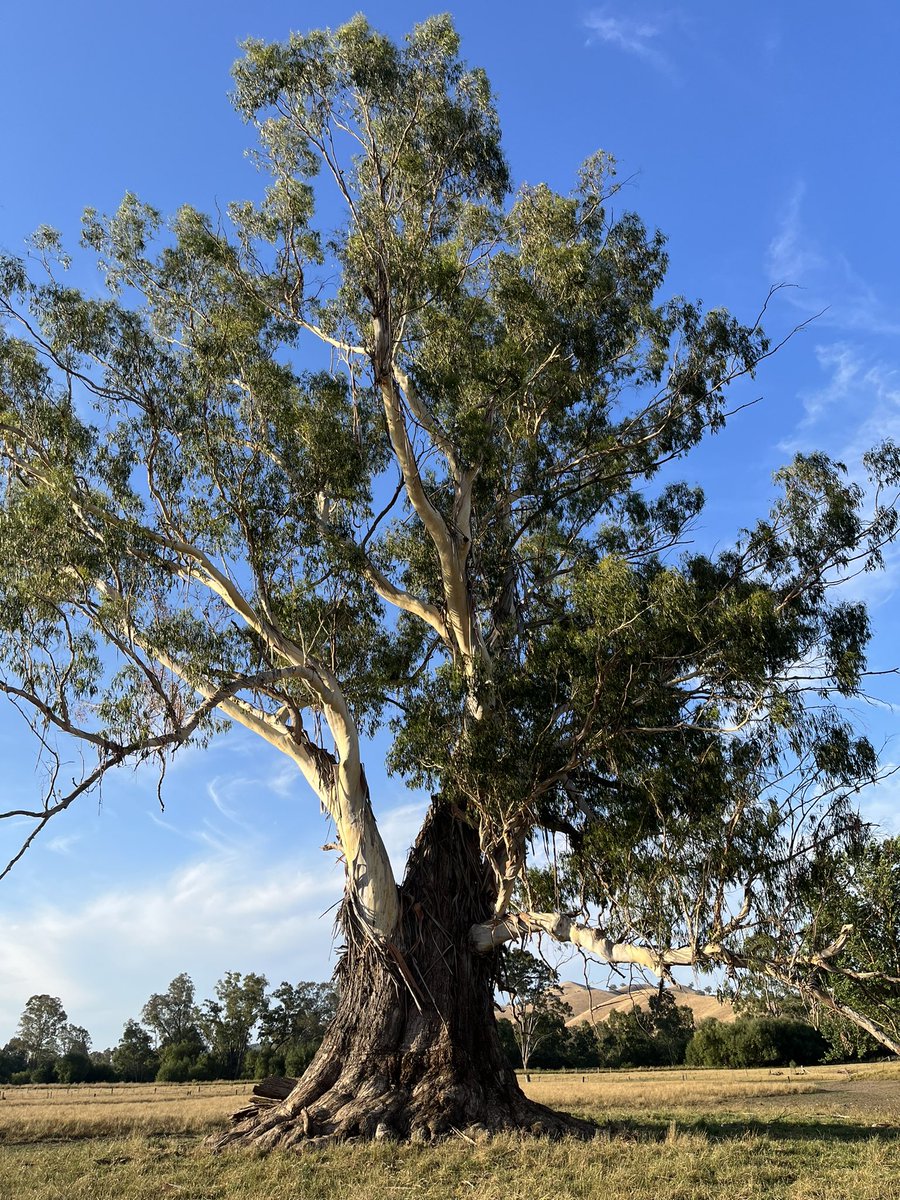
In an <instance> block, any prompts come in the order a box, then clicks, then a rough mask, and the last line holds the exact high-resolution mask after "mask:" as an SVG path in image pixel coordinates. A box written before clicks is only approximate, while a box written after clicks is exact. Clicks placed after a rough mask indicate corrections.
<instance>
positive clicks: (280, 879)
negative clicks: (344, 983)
mask: <svg viewBox="0 0 900 1200" xmlns="http://www.w3.org/2000/svg"><path fill="white" fill-rule="evenodd" d="M341 883H342V879H341V868H340V866H339V864H337V863H336V862H335V861H334V860H333V859H328V858H326V857H325V856H324V855H322V856H320V857H319V858H318V859H315V858H312V857H310V858H307V859H305V860H304V859H301V860H291V859H280V860H269V861H266V860H265V859H264V858H262V857H260V856H253V857H251V858H246V857H239V856H235V855H227V854H226V855H221V856H219V857H218V858H210V859H206V860H197V861H196V862H194V863H191V864H190V865H188V866H186V867H182V868H180V869H179V870H177V871H174V872H172V873H171V874H169V875H167V876H165V877H163V878H161V879H160V880H158V881H157V882H156V883H154V884H153V885H151V886H144V887H140V888H135V889H127V888H123V887H121V886H119V887H115V888H111V889H108V890H106V891H104V892H101V893H100V894H98V895H95V896H93V897H91V898H90V899H88V900H86V901H85V902H84V903H83V904H82V905H74V906H72V905H70V906H62V905H55V904H54V905H50V904H36V905H35V906H33V907H32V908H31V909H26V910H22V911H20V912H19V914H18V915H17V916H16V917H15V918H14V919H12V920H10V919H7V921H6V923H5V927H4V935H3V948H2V969H0V1042H3V1041H5V1040H6V1039H7V1038H8V1037H9V1036H11V1034H12V1032H13V1029H14V1027H15V1024H16V1022H17V1020H18V1016H19V1014H20V1013H21V1011H22V1008H23V1007H24V1004H25V1001H26V1000H27V999H28V997H29V996H30V995H33V994H35V993H37V992H50V993H51V994H53V995H58V996H60V997H61V998H62V1001H63V1003H64V1005H65V1006H66V1008H67V1011H68V1012H69V1015H70V1016H71V1017H73V1019H76V1020H77V1021H78V1022H79V1023H81V1024H85V1025H86V1026H87V1027H88V1028H89V1029H90V1030H91V1032H92V1034H93V1036H94V1041H95V1044H100V1045H104V1044H107V1043H108V1042H114V1041H115V1040H117V1038H118V1033H119V1031H120V1030H121V1026H122V1024H123V1023H124V1021H125V1020H126V1019H127V1018H129V1017H132V1016H136V1015H137V1014H138V1013H139V1012H140V1008H141V1006H142V1004H143V1003H144V1002H145V1001H146V1000H147V998H148V997H149V995H150V994H151V993H152V992H153V991H160V990H162V989H163V988H164V987H165V986H166V984H167V983H168V982H169V980H170V979H172V978H173V977H174V976H175V975H177V974H178V973H179V972H181V971H185V970H186V971H188V973H189V974H190V975H191V976H192V978H193V979H194V980H195V982H196V983H197V986H198V990H200V991H201V992H202V994H204V995H206V994H210V993H211V988H212V986H213V984H214V983H215V980H216V979H217V978H219V977H220V976H221V975H222V974H223V972H225V971H227V970H240V971H247V970H256V971H262V972H263V973H265V974H267V975H269V977H270V978H271V979H272V980H273V981H274V982H277V981H278V980H280V979H282V978H291V979H294V980H296V979H301V978H306V979H324V978H326V977H327V975H328V974H329V971H330V967H329V965H328V959H329V953H330V949H331V926H332V923H331V921H329V920H328V919H327V917H326V918H325V919H320V918H321V916H322V914H323V913H324V912H326V910H328V909H329V908H331V907H332V906H333V905H334V903H335V902H336V900H337V899H338V898H339V897H340V894H341Z"/></svg>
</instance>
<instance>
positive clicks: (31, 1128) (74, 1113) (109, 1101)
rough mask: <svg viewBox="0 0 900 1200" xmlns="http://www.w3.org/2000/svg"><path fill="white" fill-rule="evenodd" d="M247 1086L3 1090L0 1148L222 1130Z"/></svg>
mask: <svg viewBox="0 0 900 1200" xmlns="http://www.w3.org/2000/svg"><path fill="white" fill-rule="evenodd" d="M252 1086H253V1085H252V1084H250V1083H201V1084H197V1083H192V1084H179V1083H159V1084H153V1083H150V1084H128V1083H119V1084H107V1085H106V1086H98V1085H95V1084H80V1085H78V1086H73V1087H65V1086H60V1085H50V1086H45V1087H4V1088H2V1089H0V1096H2V1099H0V1143H2V1142H7V1143H9V1142H11V1141H16V1142H39V1141H43V1140H45V1139H48V1138H51V1139H57V1138H66V1139H71V1138H88V1137H127V1136H128V1135H129V1134H135V1133H137V1134H142V1135H145V1136H155V1135H160V1134H190V1133H205V1132H208V1131H209V1130H210V1129H213V1128H215V1127H216V1126H217V1125H221V1124H224V1123H225V1121H227V1119H228V1117H229V1115H230V1114H231V1113H232V1112H234V1110H235V1109H236V1108H239V1107H240V1105H241V1100H242V1097H244V1096H246V1095H247V1094H248V1092H249V1091H250V1089H251V1088H252Z"/></svg>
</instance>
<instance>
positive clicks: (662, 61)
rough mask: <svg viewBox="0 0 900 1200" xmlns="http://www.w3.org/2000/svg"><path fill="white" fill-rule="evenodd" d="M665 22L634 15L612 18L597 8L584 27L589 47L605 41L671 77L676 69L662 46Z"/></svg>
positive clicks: (589, 15) (660, 19)
mask: <svg viewBox="0 0 900 1200" xmlns="http://www.w3.org/2000/svg"><path fill="white" fill-rule="evenodd" d="M664 24H665V22H664V20H663V19H662V18H655V19H653V20H648V19H646V18H640V17H634V16H631V15H629V16H622V15H620V14H617V15H615V16H614V15H612V14H610V13H609V12H608V11H607V10H605V9H594V10H593V11H591V12H589V13H588V14H587V16H586V17H585V18H584V26H585V28H586V29H587V31H588V45H591V44H593V43H597V42H602V43H604V44H605V45H607V46H612V47H613V49H615V50H621V51H623V52H624V53H625V54H632V55H634V56H635V57H637V58H640V59H643V60H644V62H646V63H648V64H649V65H650V66H652V67H655V68H656V70H658V71H663V72H664V73H665V74H667V75H670V76H671V75H674V71H675V66H674V63H673V62H672V60H671V59H670V58H669V57H668V55H666V54H665V53H664V52H663V51H662V50H661V49H660V46H659V39H660V37H661V35H662V33H663V28H664Z"/></svg>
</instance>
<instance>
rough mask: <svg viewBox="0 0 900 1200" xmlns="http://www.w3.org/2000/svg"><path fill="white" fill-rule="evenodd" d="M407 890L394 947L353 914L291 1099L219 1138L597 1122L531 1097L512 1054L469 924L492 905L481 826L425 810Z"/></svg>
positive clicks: (564, 1128)
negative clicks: (330, 1002)
mask: <svg viewBox="0 0 900 1200" xmlns="http://www.w3.org/2000/svg"><path fill="white" fill-rule="evenodd" d="M400 899H401V910H402V917H401V925H400V930H399V934H398V938H397V944H396V945H395V946H394V947H393V948H392V950H391V952H390V954H387V955H386V954H385V952H384V951H383V950H379V949H378V948H376V947H375V946H374V945H373V944H372V943H371V942H370V941H368V940H366V939H361V938H360V939H358V938H355V937H354V930H353V926H352V920H351V919H350V918H349V917H348V918H345V931H346V936H347V948H346V951H345V953H344V956H343V958H342V961H341V964H340V966H339V968H338V973H339V984H340V1002H339V1006H338V1012H337V1016H336V1017H335V1020H334V1022H333V1023H332V1025H331V1026H330V1028H329V1030H328V1033H327V1034H326V1036H325V1040H324V1041H323V1043H322V1046H321V1047H320V1049H319V1051H318V1053H317V1054H316V1057H315V1058H314V1059H313V1061H312V1063H311V1064H310V1066H309V1067H308V1069H307V1070H306V1073H305V1074H304V1075H303V1077H302V1079H300V1080H299V1081H298V1083H297V1085H296V1087H295V1088H294V1089H293V1091H292V1092H291V1093H290V1095H289V1096H288V1097H287V1099H285V1100H284V1101H282V1102H281V1103H278V1104H275V1105H272V1106H270V1107H267V1108H266V1107H260V1108H259V1109H258V1110H255V1111H251V1112H249V1113H248V1112H247V1111H246V1110H245V1112H244V1113H239V1114H238V1115H237V1117H236V1118H235V1121H236V1124H235V1125H234V1127H233V1128H232V1129H231V1130H229V1131H228V1132H227V1133H225V1134H224V1135H222V1136H220V1137H218V1138H217V1139H214V1142H213V1144H214V1145H216V1146H217V1147H222V1146H226V1145H229V1144H233V1143H244V1144H248V1145H255V1146H258V1147H263V1148H269V1147H273V1146H279V1145H280V1146H293V1145H298V1144H300V1143H303V1142H306V1141H308V1140H310V1139H326V1138H334V1139H345V1138H351V1137H360V1138H396V1139H400V1140H405V1139H407V1138H411V1139H413V1140H416V1141H431V1140H433V1139H436V1138H441V1137H445V1136H448V1135H454V1134H462V1135H463V1136H465V1137H467V1138H475V1137H477V1136H485V1135H486V1134H488V1133H495V1132H499V1131H501V1130H524V1131H526V1132H531V1133H538V1134H549V1135H556V1136H558V1135H561V1134H565V1133H571V1134H577V1135H580V1136H582V1137H586V1136H591V1135H592V1134H593V1133H594V1131H595V1130H594V1126H592V1125H590V1124H589V1123H587V1122H585V1121H578V1120H576V1119H574V1118H572V1117H568V1116H566V1115H565V1114H561V1113H555V1112H553V1111H551V1110H550V1109H548V1108H545V1107H544V1106H543V1105H539V1104H535V1103H534V1102H533V1101H530V1100H528V1099H527V1098H526V1097H525V1096H524V1095H523V1093H522V1092H521V1090H520V1088H519V1085H518V1082H517V1080H516V1076H515V1073H514V1072H513V1070H512V1069H511V1068H510V1067H509V1066H508V1064H507V1062H506V1060H505V1057H504V1055H503V1052H502V1050H501V1047H500V1039H499V1035H498V1032H497V1024H496V1020H495V1018H494V988H493V974H494V963H493V960H492V957H491V956H489V955H487V956H485V955H480V954H474V953H473V952H472V951H471V949H470V947H469V929H470V928H471V926H472V925H473V924H474V923H475V922H476V921H478V920H481V919H483V917H484V914H485V913H486V912H488V911H490V906H491V895H490V888H489V876H488V873H487V871H486V870H485V866H484V863H483V860H482V858H481V856H480V854H479V850H478V839H477V836H476V835H475V833H474V832H473V831H472V830H471V829H469V828H468V826H466V825H465V824H464V823H463V822H461V821H459V820H457V819H456V818H455V817H454V816H453V815H452V813H451V812H450V811H449V809H448V808H446V807H443V806H437V807H435V808H433V809H432V811H431V813H430V814H429V816H428V818H427V819H426V821H425V824H424V826H423V828H422V831H421V833H420V834H419V837H418V840H417V841H416V844H415V846H414V847H413V850H412V852H411V854H410V860H409V864H408V866H407V873H406V878H405V879H404V882H403V885H402V887H401V889H400Z"/></svg>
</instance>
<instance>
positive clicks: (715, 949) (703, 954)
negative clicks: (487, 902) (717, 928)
mask: <svg viewBox="0 0 900 1200" xmlns="http://www.w3.org/2000/svg"><path fill="white" fill-rule="evenodd" d="M852 931H853V927H852V926H850V925H845V926H844V927H843V928H842V929H841V932H840V934H839V935H838V937H837V938H835V940H834V941H833V942H832V943H831V944H830V945H829V946H826V947H825V948H824V949H823V950H820V951H819V952H818V953H817V954H814V955H810V956H809V957H808V958H799V957H793V958H791V959H789V960H783V961H782V960H780V959H772V960H759V961H757V960H755V959H751V958H750V957H748V956H747V955H744V954H741V953H739V952H736V951H734V950H731V949H730V948H729V947H727V946H725V945H724V944H723V943H722V942H719V941H714V942H708V943H705V944H703V945H700V944H695V945H687V946H675V947H668V948H665V949H657V948H655V947H652V946H648V945H645V944H641V943H637V942H614V941H613V940H612V939H611V938H609V937H607V936H606V935H605V934H604V933H603V932H602V931H601V930H597V929H592V928H591V927H590V926H588V925H584V924H582V923H581V922H579V921H576V920H575V919H574V918H573V917H570V916H566V915H565V914H564V913H552V912H551V913H547V912H520V913H514V914H509V915H508V916H506V917H504V918H503V919H501V920H499V921H487V922H484V923H482V924H480V925H473V926H472V928H471V930H470V931H469V936H470V941H471V944H472V946H473V948H474V949H475V950H476V951H477V952H478V953H481V954H489V953H490V952H491V951H493V950H495V949H497V948H498V947H499V946H502V945H503V944H504V943H506V942H512V941H524V940H525V939H526V938H528V937H530V936H532V935H534V934H542V933H545V934H549V935H550V936H551V937H553V938H554V939H555V940H556V941H559V942H566V943H569V944H571V945H574V946H578V947H580V948H581V949H582V950H585V951H586V952H587V953H589V954H591V955H593V956H594V957H596V958H599V959H602V960H603V961H604V962H608V963H610V964H611V965H623V964H631V965H634V966H640V967H644V968H646V969H647V970H650V971H653V973H654V974H656V975H659V976H662V975H664V974H666V973H667V972H668V971H669V970H670V969H671V968H672V967H693V966H698V965H702V964H706V965H710V966H713V965H720V966H724V967H728V968H731V969H737V970H740V969H745V970H746V969H753V970H756V971H760V972H761V973H762V974H764V975H767V976H768V977H769V978H770V979H774V980H776V981H777V982H778V983H781V984H782V985H784V986H785V987H787V988H790V989H791V990H792V991H795V992H798V993H799V994H800V995H805V996H808V997H809V998H810V999H813V1000H815V1001H816V1002H817V1003H819V1004H822V1005H824V1006H825V1007H827V1008H830V1009H831V1010H832V1011H833V1012H837V1013H838V1014H839V1015H840V1016H842V1017H844V1018H845V1019H846V1020H848V1021H851V1022H852V1023H853V1024H855V1025H857V1026H859V1028H860V1029H864V1030H865V1031H866V1032H867V1033H868V1034H870V1035H871V1036H872V1037H873V1038H875V1040H876V1041H878V1042H880V1043H881V1045H883V1046H885V1047H886V1048H887V1049H888V1050H890V1051H891V1053H892V1054H896V1055H898V1056H900V1042H898V1041H897V1039H896V1037H895V1036H894V1035H893V1034H892V1033H891V1032H890V1031H889V1030H887V1029H886V1028H885V1027H884V1026H883V1025H882V1024H881V1023H880V1022H878V1021H876V1020H874V1019H873V1018H871V1017H868V1016H866V1015H865V1014H864V1013H861V1012H859V1011H858V1010H857V1009H855V1008H853V1007H852V1006H851V1005H849V1004H845V1003H844V1002H843V1001H840V1000H838V999H836V998H835V997H834V996H832V995H831V994H830V993H829V992H828V991H826V990H825V989H824V988H822V987H820V986H819V985H818V984H817V983H815V982H813V981H812V980H809V979H805V978H803V976H802V975H799V974H798V971H799V970H800V969H802V968H807V969H809V970H810V972H811V973H812V974H813V976H814V975H815V972H817V971H822V970H825V971H828V972H831V973H834V974H843V973H844V972H843V971H842V968H840V967H839V966H837V965H836V964H834V963H833V961H832V960H833V959H834V957H835V956H836V955H837V954H839V953H840V951H841V950H842V949H843V948H844V946H845V945H846V942H847V939H848V937H849V936H850V934H851V933H852ZM847 975H848V977H849V978H853V977H854V972H853V971H852V970H850V971H848V972H847Z"/></svg>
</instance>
